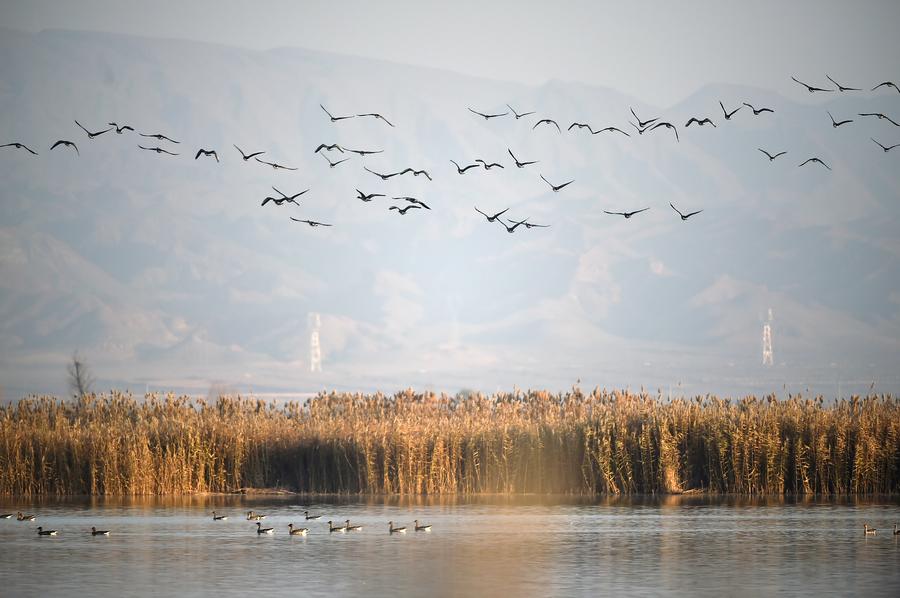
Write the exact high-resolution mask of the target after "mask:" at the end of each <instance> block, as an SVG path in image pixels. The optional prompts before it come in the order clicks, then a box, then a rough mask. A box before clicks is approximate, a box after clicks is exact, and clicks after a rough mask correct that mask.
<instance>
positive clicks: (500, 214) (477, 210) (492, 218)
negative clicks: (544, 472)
mask: <svg viewBox="0 0 900 598" xmlns="http://www.w3.org/2000/svg"><path fill="white" fill-rule="evenodd" d="M475 211H476V212H478V213H479V214H481V215H482V216H484V217H485V218H487V221H488V222H493V221H494V220H496V219H497V218H499V217H500V216H502V215H503V214H505V213H506V212H508V211H509V208H506V209H505V210H502V211H500V212H497V213H496V214H494V215H493V216H488V215H487V214H485V213H484V212H482V211H481V210H479V209H478V206H475Z"/></svg>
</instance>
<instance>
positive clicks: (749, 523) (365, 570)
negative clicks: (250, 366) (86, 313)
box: [0, 496, 900, 596]
mask: <svg viewBox="0 0 900 598" xmlns="http://www.w3.org/2000/svg"><path fill="white" fill-rule="evenodd" d="M213 509H215V510H216V511H219V512H220V513H225V514H227V515H229V519H228V521H221V522H213V521H212V516H211V515H210V513H211V511H212V510H213ZM250 509H253V510H255V511H258V512H261V513H265V514H266V515H267V517H266V519H265V521H264V525H266V526H272V527H275V528H276V533H275V535H273V536H258V534H256V533H255V530H256V526H255V524H254V523H253V522H250V521H247V520H246V511H247V510H250ZM307 509H308V510H310V511H312V512H315V513H320V514H322V515H323V518H322V519H321V520H319V521H310V522H306V521H304V520H303V511H304V510H307ZM20 510H21V511H27V512H29V513H34V514H36V515H37V516H38V520H37V521H35V522H33V523H26V522H18V521H16V520H15V519H12V520H0V546H2V552H0V554H2V557H0V579H2V580H3V582H2V584H3V585H2V588H0V595H9V596H64V595H72V594H73V593H76V592H77V593H78V594H82V595H85V596H132V595H147V594H151V593H153V594H157V595H176V594H177V595H180V596H197V595H204V594H210V593H216V594H219V595H234V596H246V595H249V594H250V593H251V592H257V591H263V592H265V594H267V595H298V594H302V595H305V596H321V595H334V594H336V595H352V596H359V595H362V594H365V595H367V596H394V595H431V596H443V595H452V596H472V595H491V596H500V595H507V596H514V595H515V596H572V595H622V594H628V595H644V596H656V595H663V594H665V595H684V596H688V595H690V596H696V595H708V596H720V595H723V593H724V594H725V595H731V596H741V595H745V596H768V595H773V594H776V593H784V594H788V595H810V596H812V595H823V594H826V595H853V594H858V595H866V596H896V595H897V593H898V589H897V588H900V536H893V535H892V534H891V527H892V526H893V524H894V522H895V521H896V522H898V523H900V503H898V500H897V499H895V498H885V499H866V500H836V501H831V500H826V501H802V502H785V501H780V500H772V499H768V500H766V499H761V500H747V499H735V498H729V497H665V498H660V499H648V498H638V499H626V498H621V499H598V500H586V499H574V498H568V497H561V498H560V497H524V498H516V499H507V498H502V497H496V498H495V497H492V498H479V499H472V500H463V499H452V500H451V499H443V500H441V499H433V500H430V499H408V500H401V499H363V498H361V499H354V500H346V499H323V498H321V497H320V498H316V499H309V498H298V497H246V496H211V497H190V498H184V499H159V498H152V499H145V498H137V499H114V500H109V499H90V498H83V499H63V500H59V499H52V500H50V499H45V500H40V501H25V500H17V499H13V498H0V512H4V513H6V512H15V511H20ZM347 518H349V519H351V520H352V521H353V523H355V524H361V525H363V526H364V529H363V530H362V531H360V532H353V533H346V534H344V533H334V534H330V533H329V532H328V524H327V523H326V521H327V520H328V519H332V520H334V521H343V520H345V519H347ZM414 519H419V520H420V521H423V522H427V523H430V524H432V525H433V526H434V527H433V531H431V532H430V533H424V532H419V533H416V532H414V531H413V530H412V525H413V520H414ZM389 520H393V521H394V522H395V525H406V526H408V527H409V531H408V532H407V533H406V534H405V535H404V534H394V535H393V536H392V535H389V534H388V521H389ZM288 523H294V524H295V525H301V526H306V527H309V528H310V532H309V535H308V536H307V537H305V538H304V537H296V536H295V537H291V536H288V533H287V525H288ZM863 523H869V525H872V526H874V527H877V528H878V530H879V531H878V533H877V535H876V536H865V535H864V534H863ZM38 525H42V526H43V527H45V528H53V529H56V530H59V536H57V537H38V536H37V534H36V528H37V526H38ZM91 526H96V527H97V528H98V529H109V530H112V534H111V535H110V536H109V537H100V536H98V537H93V536H91V534H90V528H91Z"/></svg>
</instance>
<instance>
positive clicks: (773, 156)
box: [756, 147, 787, 162]
mask: <svg viewBox="0 0 900 598" xmlns="http://www.w3.org/2000/svg"><path fill="white" fill-rule="evenodd" d="M756 149H758V150H759V151H761V152H762V153H764V154H765V155H766V157H767V158H768V159H769V162H771V161H772V160H774V159H775V158H777V157H778V156H783V155H785V154H786V153H787V152H778V153H777V154H775V155H772V154H770V153H769V152H767V151H766V150H764V149H762V148H761V147H758V148H756Z"/></svg>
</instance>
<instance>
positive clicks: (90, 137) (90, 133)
mask: <svg viewBox="0 0 900 598" xmlns="http://www.w3.org/2000/svg"><path fill="white" fill-rule="evenodd" d="M75 124H76V125H78V126H79V127H80V128H81V130H82V131H84V132H85V133H87V136H88V139H93V138H94V137H99V136H100V135H103V134H104V133H108V132H110V131H112V130H113V128H112V127H110V128H108V129H103V130H102V131H97V132H94V133H92V132H91V131H88V130H87V129H85V128H84V125H83V124H81V123H80V122H78V121H77V120H76V121H75Z"/></svg>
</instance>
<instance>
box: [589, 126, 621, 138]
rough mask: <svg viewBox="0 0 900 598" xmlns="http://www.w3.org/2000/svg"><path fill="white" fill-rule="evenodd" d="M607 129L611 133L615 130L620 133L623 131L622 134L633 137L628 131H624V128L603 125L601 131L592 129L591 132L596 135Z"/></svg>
mask: <svg viewBox="0 0 900 598" xmlns="http://www.w3.org/2000/svg"><path fill="white" fill-rule="evenodd" d="M607 131H609V132H610V133H611V132H613V131H616V132H618V133H621V134H622V135H625V137H631V135H629V134H628V133H626V132H625V131H623V130H622V129H620V128H618V127H603V128H602V129H600V130H599V131H591V133H592V134H594V135H596V134H597V133H606V132H607Z"/></svg>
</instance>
